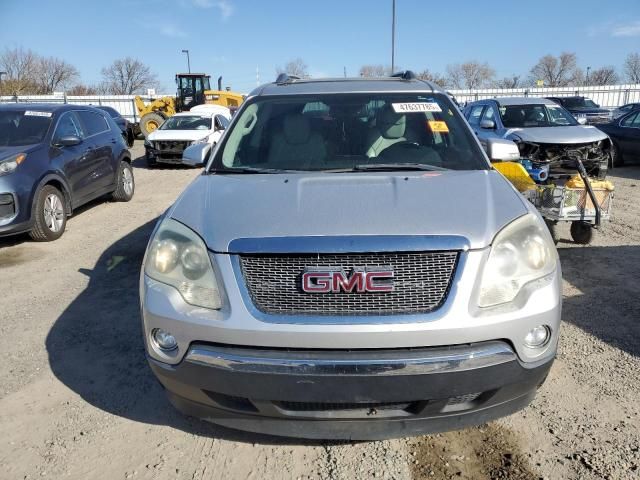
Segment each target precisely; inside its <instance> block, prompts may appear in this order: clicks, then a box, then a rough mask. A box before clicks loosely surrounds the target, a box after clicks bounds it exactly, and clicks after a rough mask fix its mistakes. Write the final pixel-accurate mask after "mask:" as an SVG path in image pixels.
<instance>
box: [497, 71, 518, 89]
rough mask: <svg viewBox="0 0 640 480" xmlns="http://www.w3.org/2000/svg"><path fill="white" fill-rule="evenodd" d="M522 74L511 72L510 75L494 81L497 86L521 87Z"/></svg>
mask: <svg viewBox="0 0 640 480" xmlns="http://www.w3.org/2000/svg"><path fill="white" fill-rule="evenodd" d="M520 83H521V82H520V75H516V74H515V73H514V74H511V75H509V76H508V77H503V78H501V79H500V80H497V81H496V82H495V83H494V86H495V87H496V88H519V87H520Z"/></svg>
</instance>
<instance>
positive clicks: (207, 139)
mask: <svg viewBox="0 0 640 480" xmlns="http://www.w3.org/2000/svg"><path fill="white" fill-rule="evenodd" d="M210 136H211V135H207V136H206V137H204V138H201V139H200V140H194V141H193V142H191V145H197V144H198V143H207V142H208V141H209V137H210Z"/></svg>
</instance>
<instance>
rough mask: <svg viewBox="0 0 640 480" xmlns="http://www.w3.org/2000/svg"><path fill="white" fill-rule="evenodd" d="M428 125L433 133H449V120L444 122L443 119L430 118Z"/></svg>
mask: <svg viewBox="0 0 640 480" xmlns="http://www.w3.org/2000/svg"><path fill="white" fill-rule="evenodd" d="M427 125H429V130H431V131H432V132H433V133H449V127H448V126H447V122H443V121H441V120H429V121H428V122H427Z"/></svg>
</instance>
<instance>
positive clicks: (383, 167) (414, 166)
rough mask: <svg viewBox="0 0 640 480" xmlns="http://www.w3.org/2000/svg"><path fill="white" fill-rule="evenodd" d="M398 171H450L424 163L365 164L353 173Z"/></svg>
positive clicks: (354, 168)
mask: <svg viewBox="0 0 640 480" xmlns="http://www.w3.org/2000/svg"><path fill="white" fill-rule="evenodd" d="M397 170H415V171H420V170H423V171H427V172H433V171H443V170H449V169H448V168H443V167H436V166H434V165H425V164H423V163H363V164H360V165H356V166H354V167H353V171H377V172H393V171H397Z"/></svg>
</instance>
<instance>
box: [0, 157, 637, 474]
mask: <svg viewBox="0 0 640 480" xmlns="http://www.w3.org/2000/svg"><path fill="white" fill-rule="evenodd" d="M141 152H142V149H141V145H140V144H137V145H136V146H135V148H134V153H136V154H138V155H139V154H141ZM134 166H135V167H136V168H135V175H136V181H137V192H136V196H135V198H134V199H133V201H132V202H131V203H129V204H117V203H109V202H106V203H101V202H96V203H93V204H91V205H89V206H87V207H85V208H83V209H82V210H81V211H80V212H77V214H76V215H74V217H73V218H71V219H70V221H69V223H68V225H67V232H66V233H65V235H64V236H63V237H62V239H60V240H59V241H57V242H55V243H49V244H42V243H33V242H31V241H29V240H28V238H27V237H24V236H21V237H17V238H11V239H0V284H1V286H2V292H3V293H2V298H1V300H0V351H1V352H2V359H3V361H2V362H0V431H1V432H2V435H1V438H0V478H2V479H4V478H7V479H33V478H41V477H50V478H74V479H75V478H77V479H87V478H104V479H127V478H133V479H150V478H153V479H174V478H178V479H208V478H216V479H217V478H220V479H232V478H233V479H235V478H242V479H244V478H248V479H267V478H274V479H281V478H282V479H298V478H300V479H361V478H386V479H402V480H405V479H406V480H409V479H411V480H417V479H423V478H424V479H448V478H455V479H458V478H467V479H490V478H508V479H526V480H529V479H541V478H547V479H560V478H562V479H599V478H610V479H627V478H640V418H639V415H640V402H639V401H638V398H639V397H640V298H639V297H638V292H639V289H638V285H639V284H640V269H639V268H638V267H640V167H625V168H619V169H616V170H614V171H613V172H612V175H611V176H612V180H613V181H614V182H615V184H616V187H617V189H616V205H615V217H614V218H613V220H612V221H611V222H610V223H609V224H608V225H607V226H606V228H605V229H604V230H603V231H602V232H600V233H599V234H598V236H597V238H596V239H595V241H594V243H593V244H592V245H591V246H588V247H580V246H575V245H573V244H572V243H570V242H569V241H567V240H565V239H566V238H568V237H569V236H568V229H567V228H561V229H560V237H561V241H560V243H559V245H558V248H559V251H560V256H561V259H562V265H563V271H564V279H565V280H564V297H565V303H564V311H563V320H564V325H563V331H562V336H561V341H560V347H559V353H558V359H557V361H556V362H555V364H554V366H553V368H552V371H551V374H550V376H549V379H548V380H547V382H546V383H545V385H544V386H543V387H542V388H541V389H540V391H539V393H538V396H537V398H536V400H535V401H534V402H533V404H532V405H531V406H530V407H528V408H527V409H525V410H524V411H522V412H520V413H517V414H515V415H512V416H511V417H508V418H505V419H502V420H499V421H496V422H493V423H491V424H488V425H483V426H481V427H478V428H471V429H467V430H463V431H458V432H451V433H446V434H439V435H432V436H424V437H416V438H410V439H404V440H391V441H382V442H369V443H366V442H363V443H331V444H325V443H310V442H300V441H296V440H290V439H278V438H272V437H266V436H258V435H252V434H246V433H241V432H235V431H232V430H228V429H223V428H220V427H216V426H213V425H210V424H206V423H204V422H200V421H198V420H194V419H189V418H185V417H183V416H181V415H180V414H178V413H177V412H175V411H174V410H173V409H172V407H171V406H170V405H169V404H168V402H167V401H166V400H165V398H164V395H163V393H162V391H161V389H160V388H159V387H158V385H157V384H156V382H155V380H154V379H153V378H152V375H151V372H150V370H149V369H148V367H147V365H146V363H145V360H144V351H143V346H142V341H141V338H140V326H139V313H138V295H137V277H138V272H139V268H140V263H141V259H142V255H143V252H144V248H145V246H146V242H147V238H148V236H149V233H150V231H151V229H152V227H153V225H154V222H155V219H156V218H157V217H158V215H160V214H161V213H162V212H163V211H164V210H165V209H166V208H167V207H168V206H169V205H170V204H171V202H172V201H173V200H174V199H175V198H176V196H177V195H178V194H179V193H180V191H182V190H183V188H184V187H185V186H186V185H187V184H188V183H189V181H191V180H192V179H193V178H194V177H195V176H196V175H197V173H198V172H197V171H195V170H189V169H182V168H167V169H157V170H147V169H145V168H144V161H143V160H140V159H139V160H136V161H135V162H134Z"/></svg>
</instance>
